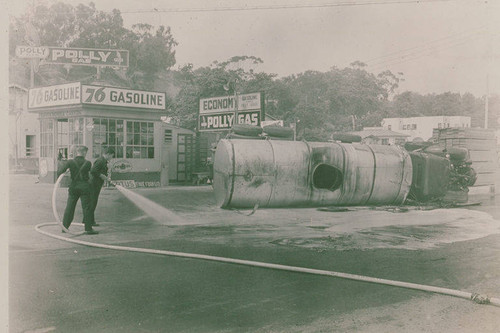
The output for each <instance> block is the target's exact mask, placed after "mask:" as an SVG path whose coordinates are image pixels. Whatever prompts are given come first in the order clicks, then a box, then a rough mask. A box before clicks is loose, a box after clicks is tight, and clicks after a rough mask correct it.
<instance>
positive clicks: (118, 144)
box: [92, 118, 124, 158]
mask: <svg viewBox="0 0 500 333" xmlns="http://www.w3.org/2000/svg"><path fill="white" fill-rule="evenodd" d="M92 121H93V135H92V145H93V149H92V151H93V157H99V156H101V153H102V150H103V148H107V147H109V148H113V149H114V151H115V158H123V142H124V120H116V119H105V118H94V119H93V120H92Z"/></svg>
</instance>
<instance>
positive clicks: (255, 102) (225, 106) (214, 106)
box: [200, 93, 261, 114]
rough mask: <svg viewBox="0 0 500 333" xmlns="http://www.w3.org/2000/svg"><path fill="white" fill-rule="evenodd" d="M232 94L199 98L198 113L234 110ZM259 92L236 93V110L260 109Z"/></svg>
mask: <svg viewBox="0 0 500 333" xmlns="http://www.w3.org/2000/svg"><path fill="white" fill-rule="evenodd" d="M235 100H236V99H235V97H234V96H222V97H211V98H204V99H200V114H206V113H221V112H227V111H236V103H235ZM260 106H261V105H260V93H253V94H244V95H238V111H246V110H260Z"/></svg>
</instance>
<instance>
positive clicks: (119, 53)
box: [45, 46, 129, 67]
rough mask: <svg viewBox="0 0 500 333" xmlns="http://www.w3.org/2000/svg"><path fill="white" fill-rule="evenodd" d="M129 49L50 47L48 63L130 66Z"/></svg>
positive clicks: (46, 61)
mask: <svg viewBox="0 0 500 333" xmlns="http://www.w3.org/2000/svg"><path fill="white" fill-rule="evenodd" d="M128 62H129V55H128V51H127V50H109V49H86V48H67V47H52V46H50V47H49V54H48V56H47V58H46V59H45V63H47V64H69V65H86V66H111V67H128Z"/></svg>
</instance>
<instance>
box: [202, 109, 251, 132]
mask: <svg viewBox="0 0 500 333" xmlns="http://www.w3.org/2000/svg"><path fill="white" fill-rule="evenodd" d="M260 121H261V119H260V110H255V111H241V112H238V116H237V119H236V122H237V123H238V124H248V125H255V126H260ZM234 123H235V113H234V112H224V113H210V114H200V116H199V119H198V130H199V131H222V130H228V129H231V128H232V127H233V124H234Z"/></svg>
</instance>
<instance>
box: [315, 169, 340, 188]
mask: <svg viewBox="0 0 500 333" xmlns="http://www.w3.org/2000/svg"><path fill="white" fill-rule="evenodd" d="M343 180H344V176H343V174H342V172H341V171H340V170H339V169H338V168H336V167H334V166H332V165H329V164H318V166H316V168H315V169H314V171H313V177H312V181H313V186H314V187H316V188H319V189H327V190H330V191H335V190H336V189H338V188H339V187H340V186H341V185H342V182H343Z"/></svg>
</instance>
